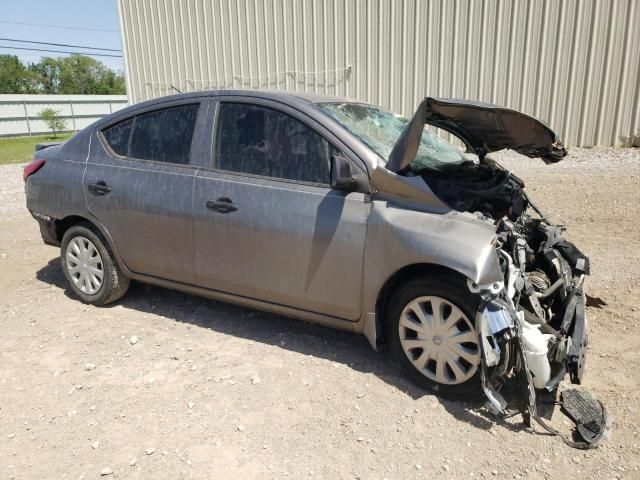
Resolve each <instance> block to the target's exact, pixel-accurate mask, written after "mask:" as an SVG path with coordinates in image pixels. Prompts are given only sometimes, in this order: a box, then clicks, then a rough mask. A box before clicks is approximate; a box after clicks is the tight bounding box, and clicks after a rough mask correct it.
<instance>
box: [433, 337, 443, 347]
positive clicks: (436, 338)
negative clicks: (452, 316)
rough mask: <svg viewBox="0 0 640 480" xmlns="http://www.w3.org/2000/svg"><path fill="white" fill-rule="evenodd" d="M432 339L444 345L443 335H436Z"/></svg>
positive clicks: (435, 342)
mask: <svg viewBox="0 0 640 480" xmlns="http://www.w3.org/2000/svg"><path fill="white" fill-rule="evenodd" d="M432 340H433V343H434V344H436V345H442V337H441V336H440V335H434V336H433V339H432Z"/></svg>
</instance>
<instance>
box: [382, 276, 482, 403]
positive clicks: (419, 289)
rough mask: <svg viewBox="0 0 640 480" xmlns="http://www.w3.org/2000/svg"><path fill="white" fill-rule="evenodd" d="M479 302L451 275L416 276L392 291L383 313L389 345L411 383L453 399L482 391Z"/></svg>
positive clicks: (474, 397)
mask: <svg viewBox="0 0 640 480" xmlns="http://www.w3.org/2000/svg"><path fill="white" fill-rule="evenodd" d="M479 303H480V298H479V297H478V296H477V295H474V294H472V293H471V292H470V291H469V289H468V288H467V285H466V282H465V281H464V279H463V278H461V277H459V276H456V275H453V274H439V275H437V276H433V277H416V278H414V279H412V280H409V281H408V282H406V283H404V284H402V285H400V286H399V287H398V288H397V289H396V290H395V291H394V292H393V293H392V295H391V297H390V299H389V302H388V304H387V310H386V316H385V329H386V336H387V339H388V342H389V348H390V350H391V353H392V354H393V356H394V357H395V359H396V360H397V361H398V363H400V366H401V367H402V369H403V370H404V371H405V373H406V374H407V375H408V377H409V378H410V379H411V380H412V381H413V382H414V383H415V384H416V385H418V386H419V387H421V388H424V389H427V390H431V391H432V392H434V393H435V394H437V395H439V396H441V397H444V398H449V399H452V400H473V399H476V398H478V397H479V396H480V395H481V393H482V390H481V383H480V348H479V345H478V341H477V335H476V330H475V314H476V310H477V309H478V305H479ZM438 306H439V308H437V307H438ZM434 311H435V312H441V313H440V315H439V317H440V319H441V320H440V321H438V316H436V315H433V312H434ZM420 313H421V314H422V315H420V316H419V314H420ZM421 318H422V320H421ZM434 325H435V326H434Z"/></svg>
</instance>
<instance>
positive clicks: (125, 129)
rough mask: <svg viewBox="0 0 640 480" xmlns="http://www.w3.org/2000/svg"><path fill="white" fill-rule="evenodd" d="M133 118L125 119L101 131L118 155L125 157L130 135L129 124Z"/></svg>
mask: <svg viewBox="0 0 640 480" xmlns="http://www.w3.org/2000/svg"><path fill="white" fill-rule="evenodd" d="M132 125H133V119H129V120H125V121H124V122H120V123H117V124H115V125H114V126H112V127H109V128H107V129H106V130H104V131H103V132H102V134H103V135H104V138H105V140H106V141H107V143H108V144H109V146H110V147H111V150H113V151H114V152H115V153H117V154H118V155H121V156H123V157H125V156H126V155H127V149H128V148H129V137H130V136H131V126H132Z"/></svg>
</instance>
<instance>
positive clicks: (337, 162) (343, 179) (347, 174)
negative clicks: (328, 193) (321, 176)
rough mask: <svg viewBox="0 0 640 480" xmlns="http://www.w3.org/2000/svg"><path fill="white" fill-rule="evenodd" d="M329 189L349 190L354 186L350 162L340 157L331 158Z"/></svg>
mask: <svg viewBox="0 0 640 480" xmlns="http://www.w3.org/2000/svg"><path fill="white" fill-rule="evenodd" d="M330 175H331V188H334V189H336V190H349V189H351V188H352V187H353V185H354V184H355V181H354V180H353V173H352V172H351V162H349V160H347V159H346V158H345V157H343V156H342V155H334V156H332V157H331V172H330Z"/></svg>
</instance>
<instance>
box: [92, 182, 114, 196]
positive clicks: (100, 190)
mask: <svg viewBox="0 0 640 480" xmlns="http://www.w3.org/2000/svg"><path fill="white" fill-rule="evenodd" d="M87 189H88V190H89V191H90V192H91V193H93V194H94V195H97V196H102V195H106V194H107V193H109V192H110V191H111V187H110V186H108V185H107V184H106V183H104V182H102V181H100V182H96V183H90V184H89V185H88V186H87Z"/></svg>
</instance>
